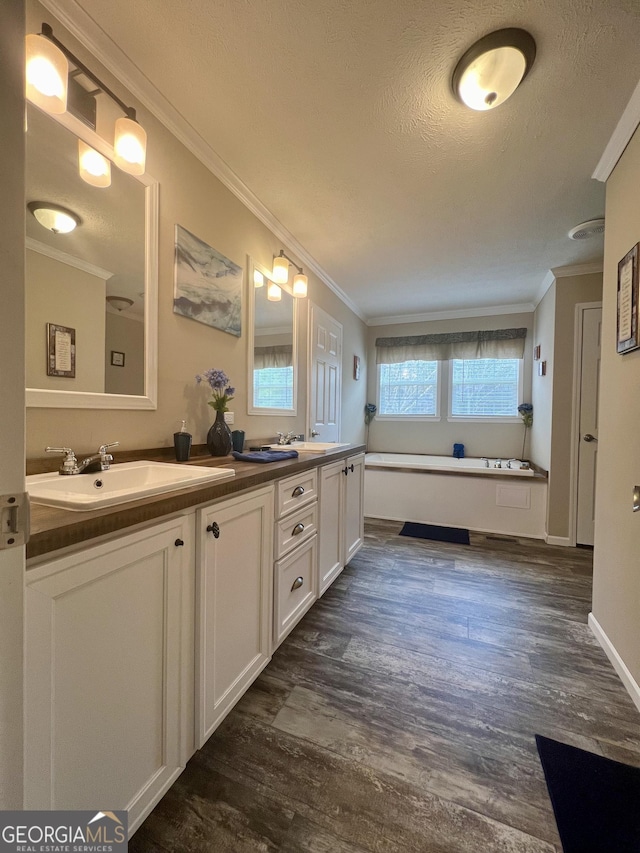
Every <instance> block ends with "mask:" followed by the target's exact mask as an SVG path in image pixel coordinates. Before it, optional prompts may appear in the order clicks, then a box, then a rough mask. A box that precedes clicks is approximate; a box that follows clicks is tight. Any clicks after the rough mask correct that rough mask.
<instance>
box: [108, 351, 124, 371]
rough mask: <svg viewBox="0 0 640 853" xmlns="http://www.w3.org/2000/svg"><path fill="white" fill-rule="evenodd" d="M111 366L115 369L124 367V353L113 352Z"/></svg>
mask: <svg viewBox="0 0 640 853" xmlns="http://www.w3.org/2000/svg"><path fill="white" fill-rule="evenodd" d="M111 364H112V365H113V367H124V353H123V352H117V350H114V349H112V350H111Z"/></svg>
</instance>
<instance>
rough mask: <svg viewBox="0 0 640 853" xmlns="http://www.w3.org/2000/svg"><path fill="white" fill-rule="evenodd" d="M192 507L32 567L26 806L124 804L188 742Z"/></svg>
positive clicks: (131, 806)
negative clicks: (141, 528)
mask: <svg viewBox="0 0 640 853" xmlns="http://www.w3.org/2000/svg"><path fill="white" fill-rule="evenodd" d="M193 541H194V515H193V513H191V515H189V516H182V517H179V518H175V519H173V520H170V521H166V522H164V523H160V524H157V525H154V526H152V527H148V528H146V529H143V530H139V531H136V532H134V533H131V534H128V535H124V536H121V537H119V538H118V539H116V540H114V541H111V542H106V543H103V544H100V545H96V546H94V547H92V548H87V549H86V550H83V551H81V552H79V553H76V554H74V555H70V556H65V557H60V558H59V559H54V560H51V561H50V562H48V563H46V564H43V565H41V566H38V567H36V568H32V569H30V570H29V571H28V572H27V577H26V650H25V664H26V665H25V691H26V692H25V708H26V714H25V780H26V783H25V808H26V809H93V810H95V809H97V808H107V807H108V808H110V809H127V810H128V811H129V828H130V831H134V830H135V829H136V828H137V827H138V826H139V825H140V823H141V822H142V821H143V819H144V818H145V817H146V815H147V814H148V813H149V811H150V810H151V809H152V808H153V806H154V805H155V804H156V803H157V802H158V800H159V799H160V798H161V796H162V795H163V794H164V793H165V791H166V790H167V789H168V788H169V787H170V785H171V784H172V782H173V781H174V779H176V777H177V776H178V775H179V773H180V772H181V769H182V768H183V766H184V765H185V763H186V761H187V759H188V758H189V757H190V755H191V754H192V752H193V631H194V620H193V613H194V561H193V549H192V543H193Z"/></svg>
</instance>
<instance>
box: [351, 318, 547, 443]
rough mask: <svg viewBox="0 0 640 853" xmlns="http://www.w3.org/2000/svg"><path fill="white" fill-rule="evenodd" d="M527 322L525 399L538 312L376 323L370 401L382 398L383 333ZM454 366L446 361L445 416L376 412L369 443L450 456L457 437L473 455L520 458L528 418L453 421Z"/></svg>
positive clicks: (435, 331)
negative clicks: (413, 417)
mask: <svg viewBox="0 0 640 853" xmlns="http://www.w3.org/2000/svg"><path fill="white" fill-rule="evenodd" d="M523 326H524V327H526V328H527V329H528V330H529V332H528V333H527V340H526V342H525V348H524V367H523V394H524V400H523V402H528V401H529V399H530V394H531V359H532V356H531V329H532V328H533V314H503V315H499V316H492V317H467V318H464V319H458V320H432V321H428V322H422V323H404V324H402V325H391V326H372V327H371V328H370V329H369V345H368V364H369V377H368V380H367V401H368V402H370V403H375V402H376V381H377V371H376V354H375V342H376V338H378V337H393V336H394V335H422V334H438V333H441V332H457V331H472V330H476V329H507V328H521V327H523ZM447 371H448V367H447V365H446V364H443V370H442V376H441V383H442V385H443V386H444V388H443V389H442V390H443V391H444V396H441V412H440V421H437V422H436V421H422V422H417V423H410V422H399V421H382V420H379V419H378V418H375V419H374V420H373V422H372V424H371V427H370V429H369V449H370V450H377V451H386V452H389V453H393V452H394V451H395V452H402V453H433V454H437V455H444V456H449V455H451V453H452V449H453V443H454V442H461V443H462V444H464V446H465V453H466V455H467V456H492V457H496V456H500V457H503V458H505V459H508V458H509V457H515V458H520V454H521V453H522V437H523V427H522V423H521V422H518V423H509V424H500V423H468V422H467V423H464V422H459V423H449V422H448V421H447V408H446V401H447V400H448V372H447Z"/></svg>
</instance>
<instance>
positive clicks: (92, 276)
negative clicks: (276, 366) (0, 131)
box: [25, 103, 158, 409]
mask: <svg viewBox="0 0 640 853" xmlns="http://www.w3.org/2000/svg"><path fill="white" fill-rule="evenodd" d="M78 140H82V141H83V142H85V143H87V144H88V145H90V146H91V147H92V148H94V149H95V150H97V151H98V152H99V153H100V154H102V155H104V156H105V157H107V158H108V159H109V160H112V159H113V149H112V148H111V147H110V146H109V145H107V143H106V142H105V141H104V140H103V139H102V138H101V137H100V136H98V134H96V133H95V132H94V131H93V130H90V129H89V128H87V127H86V126H85V125H84V124H83V123H82V122H81V121H79V120H78V119H77V118H75V117H74V116H72V115H70V114H69V113H65V114H64V115H62V116H56V117H55V118H54V117H52V116H50V115H48V114H46V113H44V112H41V111H40V110H39V109H38V108H37V107H35V106H34V105H33V104H30V103H28V104H27V136H26V200H27V203H33V202H48V203H51V204H54V205H57V206H60V207H63V208H66V209H67V210H69V211H72V212H73V213H74V214H75V215H76V217H77V218H78V219H79V224H78V225H77V227H76V228H75V229H74V230H73V231H72V232H70V233H55V232H54V231H52V230H49V229H48V228H47V227H44V226H43V225H42V224H41V223H40V222H39V221H38V219H36V216H35V215H34V214H33V212H32V211H31V210H27V212H26V235H27V237H26V276H25V292H26V370H27V393H26V400H27V406H34V407H55V408H92V409H154V408H156V389H157V294H158V283H157V280H158V270H157V263H158V262H157V257H158V189H157V182H156V181H154V180H153V179H152V178H150V177H149V176H148V175H143V176H141V177H139V178H138V177H134V176H132V175H129V174H125V173H124V172H122V171H120V170H119V169H118V168H117V167H116V166H115V165H113V164H112V166H111V184H110V186H108V187H95V186H91V185H90V184H88V183H86V182H85V181H84V180H83V179H82V178H81V177H80V174H79V170H78V146H79V142H78ZM32 206H33V204H32ZM68 330H71V332H72V334H71V332H69V331H68ZM70 345H73V347H74V350H73V354H72V355H73V358H72V357H71V353H70V352H69V347H70ZM58 368H62V369H58Z"/></svg>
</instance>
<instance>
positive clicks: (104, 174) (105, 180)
mask: <svg viewBox="0 0 640 853" xmlns="http://www.w3.org/2000/svg"><path fill="white" fill-rule="evenodd" d="M78 170H79V172H80V177H81V178H82V180H83V181H86V182H87V183H88V184H91V186H92V187H108V186H110V185H111V163H110V162H109V160H107V158H106V157H103V156H102V154H100V153H99V152H98V151H96V149H95V148H92V147H91V146H90V145H87V143H86V142H83V141H82V140H81V139H79V140H78Z"/></svg>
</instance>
